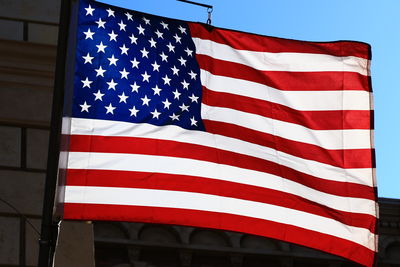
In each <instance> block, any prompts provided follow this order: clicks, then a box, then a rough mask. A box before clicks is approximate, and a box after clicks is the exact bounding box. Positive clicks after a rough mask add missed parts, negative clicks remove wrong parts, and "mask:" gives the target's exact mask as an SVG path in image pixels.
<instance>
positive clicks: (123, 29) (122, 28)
mask: <svg viewBox="0 0 400 267" xmlns="http://www.w3.org/2000/svg"><path fill="white" fill-rule="evenodd" d="M118 26H119V30H120V31H124V32H125V31H126V30H125V27H126V24H124V22H123V21H122V20H121V22H120V23H118Z"/></svg>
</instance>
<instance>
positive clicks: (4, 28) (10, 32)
mask: <svg viewBox="0 0 400 267" xmlns="http://www.w3.org/2000/svg"><path fill="white" fill-rule="evenodd" d="M0 25H1V27H0V39H7V40H17V41H21V40H22V39H23V23H22V22H20V21H11V20H4V19H0Z"/></svg>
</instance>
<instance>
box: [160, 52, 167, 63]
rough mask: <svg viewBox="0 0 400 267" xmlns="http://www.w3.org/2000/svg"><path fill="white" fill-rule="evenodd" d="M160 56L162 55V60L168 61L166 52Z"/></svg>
mask: <svg viewBox="0 0 400 267" xmlns="http://www.w3.org/2000/svg"><path fill="white" fill-rule="evenodd" d="M160 57H161V61H165V62H168V56H167V55H166V54H164V52H162V53H161V54H160Z"/></svg>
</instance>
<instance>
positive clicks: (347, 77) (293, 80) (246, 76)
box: [196, 54, 371, 92]
mask: <svg viewBox="0 0 400 267" xmlns="http://www.w3.org/2000/svg"><path fill="white" fill-rule="evenodd" d="M196 58H197V61H198V62H199V65H200V68H201V69H203V70H206V71H209V72H210V73H212V74H215V75H220V76H226V77H232V78H236V79H242V80H247V81H252V82H256V83H260V84H264V85H267V86H270V87H273V88H276V89H280V90H286V91H338V90H358V91H368V92H369V91H371V89H370V86H369V80H368V77H367V76H363V75H361V74H359V73H356V72H342V71H340V72H339V71H321V72H299V71H297V72H293V71H292V72H285V71H260V70H256V69H253V68H252V67H249V66H246V65H243V64H239V63H234V62H229V61H224V60H219V59H214V58H212V57H209V56H206V55H198V54H197V55H196Z"/></svg>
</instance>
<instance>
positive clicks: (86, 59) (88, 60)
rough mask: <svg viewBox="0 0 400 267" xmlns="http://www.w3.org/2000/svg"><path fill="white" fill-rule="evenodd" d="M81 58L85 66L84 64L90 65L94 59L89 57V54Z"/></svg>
mask: <svg viewBox="0 0 400 267" xmlns="http://www.w3.org/2000/svg"><path fill="white" fill-rule="evenodd" d="M82 57H83V59H84V60H85V63H84V64H86V63H90V64H92V59H94V57H91V56H90V55H89V53H87V55H86V56H82Z"/></svg>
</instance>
